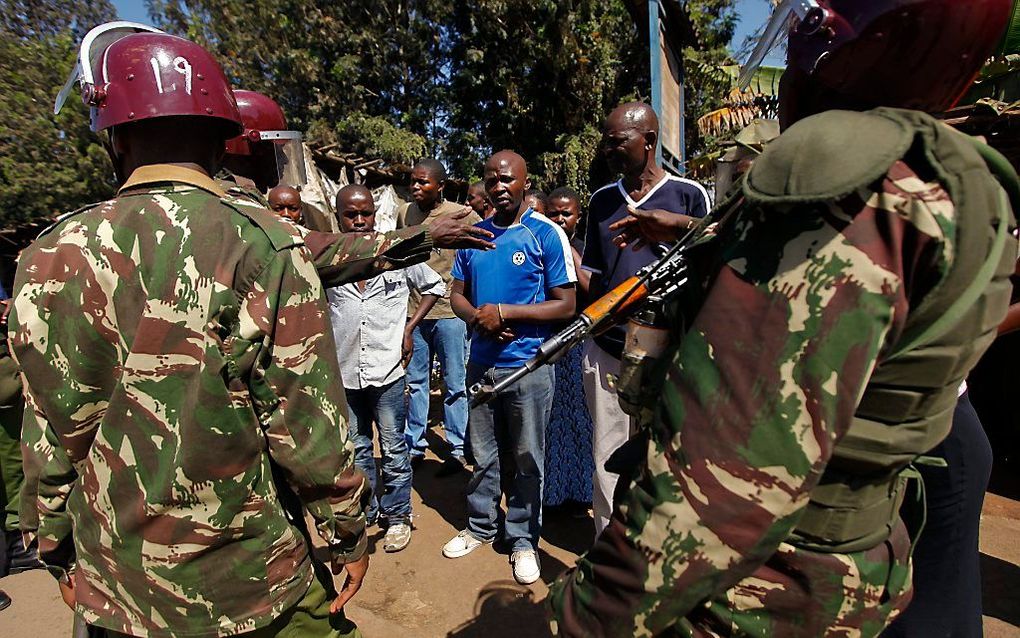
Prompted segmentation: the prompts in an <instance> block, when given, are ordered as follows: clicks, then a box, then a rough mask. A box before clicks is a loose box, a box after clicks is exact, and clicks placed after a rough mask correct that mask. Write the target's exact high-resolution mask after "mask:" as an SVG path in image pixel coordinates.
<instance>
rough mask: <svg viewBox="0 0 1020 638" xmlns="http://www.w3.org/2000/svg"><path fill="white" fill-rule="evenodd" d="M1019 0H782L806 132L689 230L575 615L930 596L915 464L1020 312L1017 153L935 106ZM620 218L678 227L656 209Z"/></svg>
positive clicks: (677, 624)
mask: <svg viewBox="0 0 1020 638" xmlns="http://www.w3.org/2000/svg"><path fill="white" fill-rule="evenodd" d="M1010 6H1011V3H1010V2H1007V1H1004V0H972V1H970V2H958V1H957V2H954V1H950V0H819V2H814V1H813V0H809V1H807V2H798V3H790V2H786V3H781V4H780V8H779V10H778V14H779V15H778V16H777V17H776V23H775V24H774V25H773V26H775V27H779V26H780V25H782V24H784V22H785V20H786V19H787V14H785V13H784V11H791V10H794V8H795V10H796V11H797V16H796V21H795V23H794V24H795V26H793V27H792V28H791V31H790V34H791V35H790V42H789V48H788V51H789V65H788V68H787V71H786V74H785V75H784V78H783V84H782V89H783V90H782V92H781V123H782V124H783V126H784V129H785V131H784V133H783V135H782V136H780V137H779V138H778V139H777V140H776V141H775V142H773V143H772V145H771V146H770V147H769V148H767V149H766V151H765V153H764V154H763V155H762V156H761V157H760V158H759V159H758V160H757V161H756V163H755V164H754V165H753V166H752V168H751V170H750V172H749V174H748V176H747V178H746V179H745V181H744V182H743V185H742V190H740V192H738V193H737V194H736V195H734V196H733V197H732V198H731V199H729V200H728V201H727V202H724V203H723V204H722V205H721V206H720V207H719V208H718V209H717V211H716V212H715V213H714V214H713V216H712V218H713V221H716V222H717V223H718V226H717V227H716V234H715V236H714V237H711V236H708V235H706V236H705V237H704V240H703V241H702V242H700V243H699V244H698V245H696V247H695V248H694V249H692V250H691V253H690V267H691V273H690V274H691V281H692V282H695V283H694V284H693V285H691V286H689V287H688V288H687V289H686V290H685V293H684V294H682V296H681V298H680V299H679V300H678V301H676V302H674V304H673V306H672V307H670V308H669V309H668V310H669V315H668V316H669V317H670V319H669V325H670V332H671V335H672V339H671V343H670V346H669V347H668V348H667V350H666V352H665V354H664V356H662V357H661V358H659V359H658V360H657V361H655V362H654V363H652V364H651V365H650V366H649V368H648V369H645V370H642V372H643V373H645V375H646V378H647V380H648V383H646V384H645V387H643V388H642V389H643V390H644V391H645V394H644V395H642V396H641V397H640V398H641V405H642V409H641V410H639V414H638V417H639V419H640V420H641V424H642V434H641V437H640V438H639V439H638V440H637V441H635V442H632V443H631V444H630V449H629V450H626V452H625V453H623V454H621V456H620V457H619V458H618V459H616V460H617V461H627V460H628V459H629V461H630V463H631V466H632V467H631V469H630V470H629V471H630V481H627V480H621V482H620V487H619V488H618V489H617V492H616V495H615V508H614V513H613V517H612V520H611V522H610V525H609V527H608V528H607V529H606V531H605V532H604V533H603V534H602V535H601V536H600V537H599V538H598V540H597V541H596V543H595V545H594V547H593V548H592V549H591V551H590V552H589V553H588V554H586V555H585V556H584V557H582V558H581V559H580V561H579V563H578V565H577V567H576V568H574V569H572V570H570V571H568V572H567V573H566V574H564V575H563V576H562V577H561V578H560V580H559V581H558V582H557V583H555V585H554V586H553V587H552V588H551V593H550V597H549V600H548V603H549V605H550V607H551V609H552V613H553V616H554V621H553V628H554V631H556V632H558V633H559V634H560V635H564V636H586V637H587V636H634V635H642V636H644V635H669V636H783V637H789V636H823V635H824V636H874V635H876V634H878V633H879V632H880V631H881V630H882V628H883V627H884V626H885V625H886V623H887V622H888V621H889V620H890V619H891V618H892V617H894V616H895V615H896V614H897V613H898V612H899V611H900V610H902V609H903V608H905V606H906V605H907V604H908V602H909V599H910V562H909V552H910V548H911V543H912V540H911V538H912V537H911V534H916V527H915V526H914V523H915V522H916V517H914V516H906V517H905V519H906V524H905V522H904V521H903V520H901V519H900V516H899V515H898V513H897V512H898V511H899V507H900V503H901V499H902V492H903V484H904V482H905V481H906V479H907V477H908V476H909V475H910V474H911V472H910V469H909V467H908V465H909V463H911V461H914V460H915V459H917V458H918V456H919V455H920V454H923V453H924V452H925V451H927V450H928V449H930V448H931V447H932V444H933V443H934V442H937V441H938V440H940V439H941V438H943V437H944V436H945V434H946V432H948V430H949V425H950V420H951V417H952V414H953V407H954V406H955V403H956V389H957V386H958V385H959V383H960V380H961V379H962V378H963V377H964V376H965V375H966V374H967V372H968V370H969V369H970V367H972V366H973V364H974V363H975V362H976V360H977V358H978V357H979V356H980V354H981V353H982V352H983V351H984V349H985V348H986V347H987V346H988V344H989V343H990V341H991V339H992V338H993V337H994V331H995V326H996V325H997V323H998V321H999V320H1001V318H1002V316H1003V314H1004V312H1005V310H1006V306H1007V303H1008V296H1009V284H1008V279H1007V278H1008V275H1009V273H1010V272H1011V271H1012V267H1013V260H1014V259H1015V258H1016V250H1017V246H1016V242H1015V240H1012V239H1009V235H1008V231H1009V230H1010V226H1011V225H1012V224H1014V223H1015V221H1014V219H1013V217H1012V215H1011V212H1010V203H1009V202H1008V201H1007V193H1008V194H1009V196H1010V199H1012V201H1013V206H1014V207H1015V206H1016V204H1017V202H1018V201H1020V185H1018V182H1017V178H1016V174H1015V173H1014V172H1013V171H1012V169H1011V168H1010V167H1009V166H1008V165H1007V164H1005V162H1004V160H1002V157H1001V156H999V155H997V154H996V153H995V152H994V151H991V150H990V149H987V147H983V146H981V145H980V144H978V143H976V142H975V141H973V140H971V139H970V138H967V137H966V136H964V135H962V134H960V133H958V132H956V131H954V130H952V129H950V128H948V127H946V126H944V125H942V124H941V123H939V122H938V121H936V120H934V119H933V118H931V117H930V116H928V115H925V114H924V113H922V112H920V110H925V111H930V112H940V111H942V110H944V109H946V108H948V107H949V106H951V105H952V103H953V102H954V101H955V100H956V99H958V97H959V96H960V95H961V94H962V93H963V91H964V90H965V89H966V87H967V86H968V85H969V84H970V82H971V80H972V79H973V77H974V74H975V73H976V71H977V69H978V67H979V66H980V64H981V62H982V61H983V60H984V59H985V57H986V56H987V55H988V54H989V52H990V49H991V47H992V44H994V42H995V40H996V38H997V36H998V35H999V34H1000V33H1001V31H1002V29H1003V27H1004V25H1005V19H1006V15H1007V13H1008V11H1009V9H1010ZM779 31H781V29H779V28H776V29H769V30H768V31H767V32H766V33H768V34H774V33H777V32H779ZM766 48H767V47H766ZM759 52H761V51H759ZM862 61H866V63H865V62H862ZM879 106H883V107H899V108H877V109H874V110H871V111H867V110H866V109H869V108H874V107H879ZM835 107H843V108H850V109H853V110H852V111H837V110H829V109H833V108H835ZM907 109H919V110H907ZM812 114H815V115H814V116H813V117H809V116H811V115H812ZM794 122H796V123H795V124H794ZM993 172H994V176H993ZM618 230H620V232H621V236H620V238H619V241H620V243H628V242H631V241H634V240H637V239H639V238H640V239H644V240H646V241H665V240H672V239H676V238H678V237H679V236H680V235H681V234H682V233H681V232H680V229H676V228H673V227H671V226H669V223H668V220H665V219H659V218H657V217H656V216H655V215H654V214H651V213H645V212H642V211H637V212H636V213H635V216H634V217H632V218H629V219H628V220H626V221H624V222H621V223H620V224H619V225H618ZM621 394H622V391H621ZM639 441H640V442H639ZM908 525H909V527H910V529H909V533H908Z"/></svg>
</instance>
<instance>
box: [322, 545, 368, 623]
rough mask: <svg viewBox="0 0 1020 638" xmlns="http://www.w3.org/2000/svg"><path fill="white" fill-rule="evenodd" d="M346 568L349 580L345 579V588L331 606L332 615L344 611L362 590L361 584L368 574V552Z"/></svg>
mask: <svg viewBox="0 0 1020 638" xmlns="http://www.w3.org/2000/svg"><path fill="white" fill-rule="evenodd" d="M344 568H345V569H346V570H347V578H346V579H344V586H343V588H342V589H341V590H340V593H339V594H337V597H336V598H335V599H334V600H333V602H332V603H331V604H330V606H329V613H331V614H335V613H337V612H338V611H340V610H341V609H343V608H344V605H346V604H347V601H348V600H350V599H351V598H354V594H356V593H358V590H359V589H361V583H363V582H364V581H365V574H367V573H368V552H366V553H365V555H364V556H362V557H361V558H359V559H358V560H356V561H354V562H353V563H346V564H345V565H344Z"/></svg>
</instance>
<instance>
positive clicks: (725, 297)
mask: <svg viewBox="0 0 1020 638" xmlns="http://www.w3.org/2000/svg"><path fill="white" fill-rule="evenodd" d="M897 170H902V171H904V174H903V181H902V182H900V181H897V180H895V179H889V178H887V179H886V180H885V182H884V184H883V186H882V191H881V192H859V193H856V194H852V195H851V196H850V197H848V198H847V200H846V201H844V202H843V203H842V206H831V207H830V208H829V209H828V210H820V209H819V207H817V206H816V207H814V208H813V209H812V208H809V207H806V206H804V207H801V208H798V209H797V210H794V211H778V210H773V211H767V212H763V211H757V212H755V211H745V212H746V213H748V214H745V215H743V216H742V217H740V218H739V219H738V220H737V221H736V222H735V224H736V227H735V228H733V229H732V232H727V233H726V234H725V235H724V236H723V237H721V239H722V240H723V241H724V242H729V243H724V244H723V245H724V246H727V248H725V252H724V255H723V258H724V261H723V263H725V266H723V267H722V269H721V272H720V273H719V274H718V276H717V278H716V279H715V281H714V283H713V284H712V287H711V289H710V290H709V291H708V293H707V297H706V299H705V302H704V305H703V306H702V307H701V310H700V311H699V313H698V314H697V316H696V317H695V318H694V320H693V323H692V325H691V327H690V328H689V330H688V332H687V333H686V335H685V336H684V337H683V339H682V340H681V342H680V345H679V349H678V350H677V351H676V352H675V354H674V356H673V358H672V359H671V362H670V365H669V366H668V369H667V371H666V379H665V382H664V385H663V388H662V393H661V396H662V399H661V402H660V404H659V406H658V408H657V410H658V412H657V417H656V419H655V421H654V425H653V426H651V430H650V438H651V442H650V444H649V447H648V453H647V460H646V463H645V464H644V465H643V466H642V467H641V471H640V472H639V473H638V474H637V475H636V476H635V477H634V479H633V482H632V483H631V484H630V485H629V489H627V490H626V491H625V494H624V495H623V496H622V497H618V499H619V500H618V501H617V503H616V510H615V512H614V514H613V518H612V520H611V522H610V525H609V527H608V528H607V529H606V530H605V532H603V534H602V535H601V536H600V537H599V538H598V539H597V541H596V543H595V546H594V547H593V548H592V550H591V551H590V552H589V553H588V554H587V555H586V556H585V557H584V558H582V559H581V560H580V561H579V562H578V565H577V567H576V568H575V569H573V570H571V571H569V572H567V573H566V574H565V575H564V576H563V577H562V578H561V579H560V580H559V581H558V582H557V583H556V584H555V585H554V587H553V588H552V591H551V593H550V598H549V604H550V605H551V607H552V611H553V615H554V623H555V628H556V629H557V630H558V632H559V633H560V634H561V635H564V636H634V635H657V634H659V633H661V632H663V631H664V630H666V629H667V628H669V627H670V626H672V625H674V624H676V623H682V622H684V621H683V618H684V617H685V616H686V615H688V614H689V613H691V611H692V609H694V608H695V606H696V605H700V604H703V603H704V602H705V601H707V600H708V599H710V598H711V597H713V596H715V595H719V594H720V593H721V592H724V591H725V590H726V589H728V588H730V587H731V586H733V585H734V584H735V583H737V582H738V581H739V580H740V579H742V578H744V577H746V576H748V575H749V574H751V573H752V572H753V571H754V570H755V569H756V568H757V567H758V566H760V565H761V564H763V563H764V562H765V561H766V560H767V559H768V558H769V557H770V556H772V555H773V554H774V553H775V551H776V549H777V548H778V546H779V544H780V543H781V542H782V541H783V540H784V539H785V538H787V537H788V535H789V534H790V532H791V531H792V530H793V529H794V527H795V525H796V524H797V522H798V520H799V518H800V515H801V514H802V512H803V508H804V507H805V506H806V504H807V502H808V494H809V492H810V491H811V489H812V488H813V487H814V486H815V485H816V483H817V481H818V479H819V478H820V476H821V473H822V471H823V470H824V468H825V465H826V462H827V461H828V459H829V457H830V456H831V453H832V449H833V445H834V442H835V441H836V440H837V438H838V437H840V436H841V435H842V434H843V433H845V432H846V429H847V428H848V427H849V424H850V422H851V418H852V416H853V413H854V410H855V406H856V402H857V400H858V397H859V396H860V394H861V392H862V391H863V388H864V386H865V383H866V381H867V378H868V376H869V374H870V372H871V369H872V364H873V363H874V362H875V360H876V357H878V356H879V353H880V351H881V349H882V347H883V344H884V343H885V342H886V339H887V337H889V336H890V335H892V336H895V335H896V334H898V332H899V331H900V330H902V321H903V319H904V317H905V315H906V310H907V300H908V299H910V298H911V297H910V294H911V293H910V291H908V290H905V287H906V284H905V282H910V281H914V280H916V279H918V278H919V277H918V278H912V277H911V275H912V273H911V272H909V271H910V270H911V269H914V268H918V267H920V269H922V270H923V269H927V268H929V267H930V266H931V264H932V262H933V260H934V259H935V258H940V257H941V253H940V251H941V246H942V241H941V236H940V233H938V232H935V233H934V234H935V235H938V236H935V237H933V236H929V235H928V234H926V233H925V232H922V231H921V228H924V229H927V230H929V231H931V230H934V231H939V229H940V223H942V222H945V223H946V224H948V225H949V226H950V227H951V224H952V221H951V212H952V207H951V204H950V202H948V201H937V202H935V203H934V204H933V205H932V207H931V208H929V207H928V204H927V203H926V202H925V201H922V199H921V198H920V196H916V193H917V192H920V191H923V192H925V197H926V198H932V197H933V195H932V193H933V192H935V193H937V192H939V191H941V189H940V188H938V186H937V185H935V186H934V188H933V186H932V185H931V184H924V183H923V182H922V181H921V180H919V179H917V178H916V176H915V175H914V174H913V173H912V172H910V171H909V170H907V169H906V168H905V166H899V167H898V169H897ZM907 189H909V190H910V192H908V190H907ZM936 199H937V198H936ZM935 206H938V207H939V208H938V210H939V211H940V212H942V214H939V215H936V214H935V213H934V212H933V211H934V210H935ZM945 211H949V215H948V216H947V215H946V214H945ZM936 220H938V223H936ZM915 292H916V291H915ZM618 494H619V492H618Z"/></svg>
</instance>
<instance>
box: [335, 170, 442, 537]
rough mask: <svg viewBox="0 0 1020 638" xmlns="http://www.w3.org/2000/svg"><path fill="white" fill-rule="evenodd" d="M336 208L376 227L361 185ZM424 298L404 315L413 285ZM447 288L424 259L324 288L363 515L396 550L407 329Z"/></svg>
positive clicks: (345, 223) (406, 494)
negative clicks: (379, 485) (367, 487)
mask: <svg viewBox="0 0 1020 638" xmlns="http://www.w3.org/2000/svg"><path fill="white" fill-rule="evenodd" d="M336 210H337V215H338V216H339V218H340V230H341V232H344V233H356V232H369V231H372V230H373V229H374V228H375V204H374V202H373V201H372V193H371V192H370V191H369V190H368V189H367V188H365V187H364V186H358V185H350V186H345V187H344V188H343V189H341V190H340V192H339V193H337V196H336ZM411 288H414V289H415V290H416V291H418V293H419V294H420V295H421V303H420V304H419V305H418V307H417V309H416V310H415V312H414V314H413V315H412V316H411V317H410V318H407V319H406V321H405V318H406V317H407V303H408V295H409V292H410V289H411ZM445 293H446V286H445V285H444V284H443V278H442V277H441V276H440V275H439V274H438V273H436V271H434V270H432V269H431V268H429V267H428V266H427V265H426V264H416V265H414V266H411V267H409V268H404V269H402V270H393V271H390V272H385V273H383V274H381V275H377V276H375V277H372V278H371V279H367V280H364V281H359V282H356V283H351V284H344V285H343V286H338V287H336V288H330V289H329V290H327V296H328V298H329V313H330V320H331V322H332V324H333V335H334V337H335V338H336V345H337V358H338V359H339V361H340V376H341V378H342V380H343V384H344V390H345V392H346V394H347V405H348V408H349V411H350V432H351V439H352V440H353V441H354V448H355V457H354V462H355V464H356V465H357V466H358V468H359V469H361V470H362V471H363V472H365V474H367V475H368V480H369V483H370V484H371V485H372V502H371V503H370V504H369V507H368V511H367V514H368V521H369V524H371V523H372V522H373V521H374V520H375V519H376V518H378V520H379V523H380V524H381V525H383V526H384V527H386V537H385V538H384V539H383V549H384V550H385V551H387V552H398V551H400V550H402V549H404V548H405V547H407V544H408V543H409V542H410V541H411V458H410V456H409V454H408V449H407V442H406V441H405V439H404V418H405V415H406V407H405V406H406V403H405V400H404V389H405V377H404V368H405V367H406V366H407V362H408V361H409V360H410V358H411V352H412V350H413V346H412V344H413V340H412V336H411V335H412V332H413V330H414V327H415V326H416V325H418V323H419V322H420V321H421V319H422V317H424V316H425V315H426V314H427V313H428V311H429V310H430V309H431V308H432V306H434V305H435V303H436V300H437V299H439V298H440V297H442V296H443V295H444V294H445ZM373 421H374V422H375V423H376V425H377V427H378V430H379V448H380V450H381V451H382V481H383V489H382V490H381V491H379V490H376V487H375V484H376V467H375V458H374V456H373V445H372V440H373V433H372V422H373Z"/></svg>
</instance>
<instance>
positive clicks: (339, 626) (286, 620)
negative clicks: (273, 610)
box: [89, 579, 363, 638]
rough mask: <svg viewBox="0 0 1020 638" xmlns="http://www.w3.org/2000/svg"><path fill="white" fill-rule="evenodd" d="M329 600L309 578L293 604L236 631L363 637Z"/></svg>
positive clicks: (263, 635)
mask: <svg viewBox="0 0 1020 638" xmlns="http://www.w3.org/2000/svg"><path fill="white" fill-rule="evenodd" d="M331 602H333V599H332V598H331V597H330V596H329V595H328V594H327V593H326V590H325V588H323V586H322V583H320V582H319V580H318V579H313V580H312V585H311V587H309V588H308V593H306V594H305V597H304V598H302V599H301V600H300V601H298V603H297V604H296V605H294V606H293V607H291V608H290V609H288V610H287V611H285V612H284V613H283V614H282V615H281V616H280V617H279V618H277V619H276V620H274V621H273V622H272V623H271V624H269V625H267V626H266V627H263V628H262V629H256V630H255V631H251V632H246V633H244V634H240V635H241V636H242V638H363V637H362V635H361V632H360V631H359V630H358V626H357V625H355V624H354V623H353V622H352V621H350V620H348V619H347V617H346V616H344V613H343V612H342V611H341V612H340V613H338V614H330V613H329V605H330V603H331ZM91 629H93V630H94V629H95V628H91ZM89 638H128V635H127V634H121V633H117V632H115V631H106V632H105V633H103V632H102V631H100V632H98V633H96V632H94V631H90V632H89Z"/></svg>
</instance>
